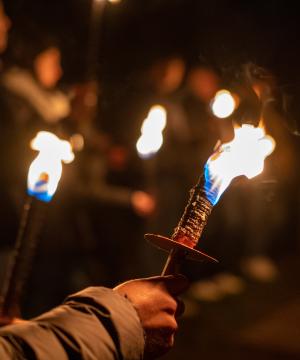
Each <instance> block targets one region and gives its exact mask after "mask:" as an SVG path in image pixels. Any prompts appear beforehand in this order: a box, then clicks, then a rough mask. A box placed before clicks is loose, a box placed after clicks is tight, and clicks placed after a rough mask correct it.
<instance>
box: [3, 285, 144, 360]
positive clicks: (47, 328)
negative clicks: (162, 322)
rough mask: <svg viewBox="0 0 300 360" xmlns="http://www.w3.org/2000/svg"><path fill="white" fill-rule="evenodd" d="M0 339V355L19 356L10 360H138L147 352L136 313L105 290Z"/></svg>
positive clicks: (73, 299) (89, 292)
mask: <svg viewBox="0 0 300 360" xmlns="http://www.w3.org/2000/svg"><path fill="white" fill-rule="evenodd" d="M0 339H1V341H2V343H0V351H6V352H8V354H9V353H10V352H11V353H13V354H16V353H18V354H20V351H21V354H22V355H19V357H11V358H12V359H14V358H17V359H19V358H20V359H22V358H23V359H27V358H32V356H29V355H30V354H34V356H35V357H34V358H36V359H38V360H39V359H41V360H52V359H55V360H56V359H60V360H66V359H73V358H78V359H84V360H92V359H98V358H99V359H102V360H114V359H130V360H135V359H141V358H142V354H143V350H144V338H143V330H142V327H141V325H140V320H139V318H138V315H137V313H136V311H135V309H134V308H133V306H132V305H131V303H129V302H128V300H127V299H125V298H123V297H122V296H120V295H118V294H116V293H115V292H113V291H112V290H110V289H106V288H88V289H86V290H84V291H82V292H80V293H78V294H75V295H72V296H70V297H69V298H68V299H67V300H66V302H65V303H64V305H62V306H59V307H57V308H55V309H53V310H51V311H50V312H48V313H45V314H43V315H41V316H39V317H38V318H35V319H33V320H32V321H28V322H26V323H25V324H20V325H11V326H7V327H4V328H2V329H1V330H0ZM1 345H2V346H1ZM0 354H1V352H0ZM20 356H21V357H20ZM6 358H7V357H6Z"/></svg>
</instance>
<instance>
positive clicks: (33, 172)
mask: <svg viewBox="0 0 300 360" xmlns="http://www.w3.org/2000/svg"><path fill="white" fill-rule="evenodd" d="M30 146H31V148H32V149H33V150H37V151H39V154H38V156H37V157H36V158H35V159H34V160H33V162H32V163H31V165H30V167H29V172H28V179H27V188H28V193H29V195H31V196H34V197H36V198H38V199H39V200H42V201H46V202H48V201H50V200H51V199H52V196H53V195H54V193H55V191H56V188H57V186H58V183H59V180H60V177H61V174H62V161H63V162H64V163H66V164H68V163H70V162H72V161H73V160H74V154H73V152H72V148H71V145H70V143H69V142H68V141H65V140H60V139H59V138H58V137H57V136H56V135H54V134H52V133H50V132H46V131H40V132H39V133H38V134H37V135H36V137H35V138H34V139H33V140H32V141H31V143H30Z"/></svg>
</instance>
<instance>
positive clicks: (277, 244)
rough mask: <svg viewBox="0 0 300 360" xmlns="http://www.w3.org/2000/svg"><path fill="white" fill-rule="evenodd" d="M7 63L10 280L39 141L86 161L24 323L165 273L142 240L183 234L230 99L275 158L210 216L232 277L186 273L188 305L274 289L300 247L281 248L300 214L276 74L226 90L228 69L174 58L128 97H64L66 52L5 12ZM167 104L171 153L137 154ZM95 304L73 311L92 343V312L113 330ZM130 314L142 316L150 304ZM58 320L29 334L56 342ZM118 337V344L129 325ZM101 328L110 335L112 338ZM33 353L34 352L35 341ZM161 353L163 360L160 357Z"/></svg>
mask: <svg viewBox="0 0 300 360" xmlns="http://www.w3.org/2000/svg"><path fill="white" fill-rule="evenodd" d="M8 33H10V36H9V43H8V44H7V39H8ZM0 51H1V53H2V55H1V58H2V60H1V73H0V113H1V121H0V136H1V155H0V162H1V186H0V192H1V194H0V196H1V200H2V206H1V210H0V214H1V216H0V228H1V235H2V236H1V244H0V246H1V248H0V258H1V267H2V269H1V273H2V274H1V278H2V279H3V277H5V271H6V270H5V264H6V263H7V261H8V260H7V259H8V258H9V256H10V254H11V251H12V249H13V246H14V242H15V238H16V235H17V231H18V227H19V222H20V216H21V212H22V208H23V204H24V199H25V196H26V177H27V171H28V167H29V164H30V162H31V161H32V160H33V158H34V156H35V155H34V153H33V151H32V150H31V149H30V148H29V142H30V140H31V139H32V138H34V136H35V135H36V133H37V132H38V131H40V130H48V131H51V132H54V133H55V134H57V135H58V136H60V137H61V138H64V139H66V140H69V141H70V142H71V144H72V145H73V148H74V150H75V161H74V162H73V163H72V164H71V165H69V166H68V167H66V168H64V170H63V177H62V180H61V182H60V185H59V188H58V190H57V194H56V195H55V197H54V199H53V201H52V202H51V204H50V205H49V212H48V215H47V219H46V221H45V226H44V228H43V233H42V236H41V239H40V242H39V246H38V251H37V254H36V257H35V261H34V263H33V271H32V273H31V274H30V279H29V284H28V294H30V296H27V297H25V299H24V303H23V304H22V311H23V314H24V316H25V317H29V316H33V315H37V314H39V313H41V312H42V311H45V310H46V309H49V308H50V307H53V306H56V305H58V304H59V303H60V302H61V301H62V299H63V298H65V297H66V296H67V295H68V294H70V293H72V292H75V291H79V290H80V289H82V288H84V287H86V286H88V285H90V284H102V285H104V286H108V287H113V286H114V285H115V284H117V283H119V282H122V281H125V280H127V279H131V278H135V277H141V276H151V275H157V274H159V273H160V272H161V270H162V266H163V262H164V254H162V253H160V252H159V251H158V250H156V249H153V248H152V247H150V245H148V244H146V243H145V241H144V239H143V235H144V234H145V233H147V232H151V233H156V234H161V235H164V236H171V235H172V233H173V230H174V228H175V227H176V225H177V223H178V221H179V220H180V217H181V215H182V213H183V210H184V207H185V205H186V203H187V200H188V193H189V189H191V187H192V186H193V185H194V184H195V183H196V182H197V179H198V177H199V176H200V175H201V173H202V171H203V167H204V165H205V162H206V160H207V159H208V158H209V156H210V155H211V154H212V152H213V149H214V146H215V144H216V143H217V141H218V140H221V141H222V142H226V141H229V140H231V139H232V135H233V120H232V117H230V118H228V119H218V118H217V117H215V116H214V115H213V113H212V112H211V111H210V103H211V101H212V99H213V97H214V95H215V94H216V92H217V91H218V90H219V89H221V88H222V87H224V86H229V87H230V88H232V89H233V91H234V92H236V93H237V94H238V95H239V97H240V104H239V107H238V110H237V111H236V113H235V121H236V122H240V123H253V124H255V125H258V123H260V122H261V121H262V120H264V126H265V128H266V130H267V132H268V133H269V134H270V135H271V136H272V137H273V138H274V139H275V140H276V143H277V145H276V150H275V152H274V154H273V155H271V156H270V158H269V159H268V161H267V162H266V169H265V171H264V172H263V174H262V175H260V176H259V177H257V178H255V179H253V180H248V179H247V180H246V179H238V180H237V181H235V182H234V183H233V184H232V186H231V187H230V189H229V190H228V192H227V193H226V194H225V198H224V200H223V201H222V202H221V203H220V205H218V207H217V208H216V209H215V210H214V212H213V214H212V215H211V217H210V220H209V224H208V227H207V229H206V231H205V233H204V236H203V239H201V241H200V247H201V248H203V249H205V250H207V251H209V253H210V254H211V255H212V256H214V257H217V258H219V260H220V261H221V265H217V266H218V267H216V266H214V267H213V269H211V268H210V267H209V268H208V270H207V268H205V269H204V270H203V267H201V266H198V267H197V268H196V267H195V265H192V266H190V265H186V267H185V271H186V273H187V275H189V278H190V279H191V280H192V282H193V283H192V286H191V295H192V296H194V298H195V299H197V300H209V299H213V300H215V299H218V298H220V296H222V294H221V289H223V290H224V288H226V287H224V286H222V281H223V282H226V281H229V283H230V284H231V285H232V287H231V288H230V289H229V290H228V287H227V288H226V289H227V291H229V293H230V292H231V293H234V292H235V291H239V290H240V289H241V288H242V286H241V281H242V280H241V275H242V276H250V277H252V278H253V279H255V280H258V281H273V280H275V279H276V276H278V269H277V267H276V259H277V257H278V255H279V254H282V248H283V246H284V248H283V249H284V250H287V251H290V250H292V249H293V246H294V245H295V244H294V243H285V244H283V243H282V240H281V238H282V237H283V236H286V237H292V233H291V231H290V229H291V228H292V227H293V224H294V223H293V221H294V220H295V217H296V215H297V211H296V210H295V209H297V199H296V196H295V193H296V180H297V159H296V157H297V142H296V140H297V139H295V138H293V136H292V135H291V134H290V132H289V130H288V129H287V127H286V121H285V120H286V119H285V115H286V114H285V113H284V111H283V109H284V107H283V106H282V104H281V103H280V99H279V98H278V96H277V95H278V94H277V89H278V87H277V84H276V79H275V77H274V76H273V75H272V74H271V73H270V72H268V71H266V70H264V69H261V68H259V67H257V66H255V65H253V64H247V65H246V66H244V67H242V69H241V70H240V72H239V73H238V75H236V73H235V74H231V75H232V76H231V78H230V80H229V81H227V82H225V80H228V79H225V77H224V76H223V75H224V74H223V73H222V72H221V71H220V70H219V69H216V68H215V67H213V66H212V65H210V64H208V63H206V62H204V61H202V60H201V61H199V60H197V61H195V62H193V63H187V61H186V60H185V59H184V58H183V57H182V56H180V55H179V54H168V55H167V56H164V57H159V58H157V59H155V60H153V62H152V63H151V64H150V65H148V66H147V67H145V68H144V69H143V70H140V71H139V72H136V73H135V74H134V76H133V77H131V78H130V80H128V83H126V85H125V86H124V87H123V89H124V91H121V90H119V93H118V96H115V95H114V94H113V91H114V89H113V87H112V86H109V85H107V84H106V83H105V82H104V83H101V82H97V79H93V81H90V80H88V81H86V82H82V83H80V84H78V83H74V84H68V85H65V84H64V86H61V82H60V80H61V79H62V77H63V73H64V68H63V65H62V64H63V58H62V57H63V53H62V51H61V44H60V39H57V38H56V37H55V36H54V35H53V34H51V33H50V32H49V31H43V30H42V29H37V28H36V27H35V26H34V24H33V23H32V22H31V23H26V24H25V23H24V24H22V23H19V24H12V23H11V20H10V19H9V18H8V16H7V15H6V14H5V12H4V9H3V7H2V5H1V6H0ZM99 89H101V91H100V90H99ZM106 99H109V101H106ZM282 101H283V100H282V99H281V102H282ZM157 104H158V105H160V106H162V107H164V109H165V110H166V113H167V125H166V128H165V130H164V131H163V138H164V141H163V145H162V147H161V149H160V150H159V151H158V152H157V153H156V154H154V155H153V154H152V155H153V156H152V157H149V158H143V157H140V156H139V153H138V151H137V149H136V142H137V140H138V138H139V135H140V132H141V127H142V124H143V121H144V120H145V119H146V117H147V114H148V113H149V110H150V109H151V107H152V106H154V105H157ZM287 241H288V240H287ZM2 264H3V266H2ZM221 270H222V273H221ZM223 271H224V273H223ZM233 274H234V275H233ZM225 275H226V276H225ZM237 275H238V277H237ZM208 276H209V277H210V279H212V280H210V282H208V281H207V277H208ZM153 281H156V280H153ZM157 281H158V280H157ZM160 281H167V280H160ZM150 283H151V280H150ZM220 284H221V286H219V285H220ZM223 285H224V284H223ZM124 286H125V285H124ZM125 287H126V286H125ZM117 289H118V288H117ZM95 291H96V290H95ZM97 291H98V290H97ZM103 291H104V290H103ZM117 291H119V290H117ZM181 291H182V290H181V289H180V291H179V290H178V291H177V290H176V291H175V295H177V293H180V292H181ZM119 292H121V293H122V286H121V290H120V291H119ZM125 293H126V295H127V296H128V297H129V299H130V295H128V294H127V292H126V291H125ZM171 293H174V292H172V291H171ZM94 296H95V295H93V293H92V290H90V292H89V293H88V294H87V295H86V294H85V293H84V292H83V293H82V294H79V295H74V296H72V297H70V298H69V299H68V300H67V302H66V303H65V304H66V305H64V306H65V307H69V308H70V311H77V312H79V313H81V315H80V316H79V320H78V325H77V326H78V327H80V326H81V325H80V322H81V321H82V324H83V326H86V327H87V329H88V331H90V329H89V327H91V326H92V324H89V323H87V322H86V323H84V321H85V320H84V313H89V314H91V312H92V313H95V312H100V313H101V315H99V314H96V313H95V315H96V316H95V319H93V321H94V322H97V318H98V317H99V316H100V317H105V311H106V310H105V307H106V306H108V305H106V304H104V305H103V304H102V303H101V302H98V304H96V302H97V301H96V300H94ZM103 296H104V297H106V295H105V294H104V295H103ZM110 296H112V298H113V297H114V296H115V295H110ZM82 299H84V300H82ZM111 301H112V302H114V301H116V302H118V301H120V299H113V300H111ZM77 302H78V303H77ZM133 304H134V305H136V306H138V305H139V300H134V301H133ZM115 305H116V306H117V304H115ZM120 306H121V305H120ZM91 307H94V308H93V309H92V310H91V309H90V308H91ZM56 311H57V312H59V311H66V308H64V310H59V309H57V310H56ZM67 311H69V310H67ZM128 311H129V310H128ZM130 311H132V309H130ZM176 311H177V310H176V309H175V310H174V309H173V310H172V314H173V315H174V314H175V312H176ZM56 317H57V314H56V313H53V314H52V313H50V314H49V315H44V316H42V317H40V318H38V319H37V320H35V323H33V324H31V325H30V328H32V330H33V331H34V332H45V327H44V326H43V324H45V323H47V321H48V320H49V319H50V318H56ZM80 317H81V318H82V319H81V318H80ZM58 321H60V320H58ZM103 321H104V320H103ZM99 324H100V323H98V325H97V326H100V325H99ZM102 324H103V322H102ZM14 326H16V327H15V330H13V332H15V334H19V335H18V336H20V334H22V331H23V330H22V325H14ZM18 326H20V329H18ZM101 326H102V325H101ZM114 326H117V328H116V329H115V330H114V331H117V332H118V331H119V330H118V325H113V327H114ZM134 326H135V325H133V327H134ZM151 326H152V325H151ZM151 326H150V330H149V331H150V332H151V331H152V330H153V329H152V328H151ZM104 327H105V328H106V331H107V328H111V325H110V324H106V325H104ZM144 329H145V327H144ZM64 331H65V330H64V329H60V330H59V332H60V335H59V337H60V338H61V339H62V340H61V342H64V341H65V340H63V337H64V335H63V333H64ZM66 331H67V332H68V330H66ZM101 331H104V329H102V330H101ZM138 331H140V329H138V330H137V332H138ZM1 334H2V333H1ZM3 334H4V336H5V337H6V340H7V339H8V338H9V336H10V335H9V333H8V335H5V334H6V333H5V331H4V332H3ZM57 334H58V330H56V336H58V335H57ZM172 334H173V331H172ZM121 335H122V331H121ZM139 335H141V334H139ZM22 336H23V335H22ZM28 336H29V337H31V334H30V335H28ZM42 336H53V334H50V335H49V334H42ZM74 336H75V335H74ZM97 336H98V335H97ZM79 337H80V335H79ZM6 340H5V341H6ZM50 340H51V339H50ZM50 340H49V339H48V340H47V341H50ZM25 341H26V342H27V343H29V344H30V346H31V345H32V344H34V342H33V343H31V339H30V338H28V339H26V340H25ZM77 341H78V342H80V341H81V340H80V339H79V340H77ZM83 341H84V340H83ZM136 341H138V339H136ZM140 341H141V343H142V335H141V336H140ZM65 343H66V344H67V342H65ZM66 344H63V348H64V349H65V350H64V351H66V352H67V353H69V352H70V353H71V352H73V351H74V353H75V352H76V351H77V350H76V346H75V345H74V344H73V345H72V346H71V345H66ZM86 345H87V347H88V346H89V344H86ZM6 346H7V345H6ZM32 346H34V345H32ZM57 346H61V345H57ZM114 346H115V348H114V350H112V351H113V352H116V353H122V354H124V353H123V351H124V352H125V353H126V352H128V351H129V352H130V351H131V350H130V349H124V348H123V345H122V343H121V344H117V345H116V344H115V345H114ZM135 346H136V347H138V345H136V344H135ZM66 347H68V349H67V350H66ZM142 348H143V346H141V347H140V349H142ZM99 349H100V348H99ZM99 349H98V351H100V350H99ZM0 351H1V350H0ZM7 351H8V353H9V351H10V350H9V349H8V350H7ZM28 351H32V349H29V350H28ZM41 351H42V350H41ZM57 351H60V350H57ZM103 351H104V350H103ZM139 351H142V350H139ZM152 351H156V349H154V350H149V353H151V352H152ZM61 356H62V355H61ZM126 356H128V355H125V358H127V357H126ZM138 356H139V355H137V356H136V355H134V356H132V357H129V358H130V359H133V358H139V357H138ZM41 358H47V357H43V356H41ZM59 358H63V357H59Z"/></svg>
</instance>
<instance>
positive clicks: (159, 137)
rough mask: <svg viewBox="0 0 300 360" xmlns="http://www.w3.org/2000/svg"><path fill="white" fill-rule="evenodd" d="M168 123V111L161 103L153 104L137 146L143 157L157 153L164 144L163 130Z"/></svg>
mask: <svg viewBox="0 0 300 360" xmlns="http://www.w3.org/2000/svg"><path fill="white" fill-rule="evenodd" d="M166 123H167V113H166V110H165V108H163V107H162V106H160V105H155V106H153V107H152V108H151V109H150V111H149V114H148V116H147V118H146V119H145V120H144V122H143V125H142V128H141V133H142V135H141V136H140V138H139V139H138V141H137V144H136V148H137V151H138V153H139V155H140V156H141V157H142V158H147V157H151V156H153V155H154V154H156V153H157V151H158V150H159V149H160V148H161V146H162V144H163V130H164V128H165V127H166Z"/></svg>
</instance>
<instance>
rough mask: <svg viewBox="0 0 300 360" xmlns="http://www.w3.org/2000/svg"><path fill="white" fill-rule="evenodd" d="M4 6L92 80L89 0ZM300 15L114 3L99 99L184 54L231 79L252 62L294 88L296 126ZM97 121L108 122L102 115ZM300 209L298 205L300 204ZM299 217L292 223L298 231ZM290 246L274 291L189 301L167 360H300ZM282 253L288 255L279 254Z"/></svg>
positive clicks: (10, 1) (167, 2) (295, 262)
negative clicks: (55, 42) (49, 37)
mask: <svg viewBox="0 0 300 360" xmlns="http://www.w3.org/2000/svg"><path fill="white" fill-rule="evenodd" d="M4 4H5V8H6V10H7V13H8V14H9V16H10V17H11V19H12V23H13V26H16V27H17V26H18V24H19V23H21V21H22V20H23V19H24V18H25V19H27V20H29V21H32V22H34V23H36V24H37V25H38V26H40V27H41V28H45V29H50V30H51V31H52V32H54V33H55V34H56V35H57V36H58V37H59V39H60V40H61V43H62V46H63V66H64V77H63V79H62V82H63V83H65V84H72V83H76V82H81V81H84V80H86V79H87V77H88V76H90V75H91V74H90V72H89V66H90V65H91V64H90V63H89V62H88V54H89V51H90V49H89V41H90V25H91V24H90V22H91V1H90V0H52V1H50V0H49V1H47V0H4ZM296 8H297V4H296V2H295V3H292V2H288V1H285V2H284V1H279V0H273V1H260V2H255V1H237V0H236V1H234V0H231V1H229V0H228V1H225V0H219V1H218V0H209V1H201V0H123V1H121V2H120V3H117V4H107V6H106V8H105V10H104V13H103V17H102V19H101V23H100V24H99V39H98V41H99V54H98V57H97V59H98V60H97V64H96V71H97V75H98V77H99V79H101V84H102V86H103V88H102V91H103V93H101V96H102V98H101V99H102V100H101V101H102V102H103V104H104V107H105V103H106V102H108V103H109V102H110V101H111V102H112V103H116V104H117V100H118V96H119V95H120V94H123V93H124V92H126V89H127V88H129V87H130V85H131V83H132V82H134V81H135V79H136V77H137V74H139V72H140V71H143V69H145V68H147V66H149V65H150V64H151V63H152V62H153V61H154V60H156V59H158V58H160V57H163V56H166V55H180V56H182V57H183V58H184V59H185V61H186V63H187V65H188V66H189V65H193V64H194V63H196V62H197V61H199V60H200V61H202V62H204V63H207V64H211V65H213V66H214V67H215V68H216V69H218V70H219V71H221V72H225V73H226V71H232V69H235V68H237V67H238V66H240V65H241V64H243V63H245V62H253V63H255V64H258V65H260V66H263V67H265V68H267V69H268V70H270V71H271V72H272V73H273V74H274V75H275V76H276V78H277V79H278V84H279V87H280V88H282V89H286V88H292V89H294V93H293V95H294V97H295V98H294V103H293V106H292V108H291V116H292V117H293V119H294V121H295V122H298V121H300V120H298V116H297V115H298V113H300V112H299V106H300V98H299V100H298V98H297V95H298V93H297V92H298V90H297V89H298V88H300V86H299V85H300V69H299V61H300V44H299V35H300V32H299V24H300V13H299V11H298V10H297V9H296ZM299 95H300V93H299ZM299 119H300V118H299ZM98 121H99V123H100V124H101V116H99V117H98ZM100 126H101V125H100ZM296 129H297V127H296ZM296 129H295V128H294V129H293V130H296ZM224 202H226V196H225V197H224ZM294 206H295V207H296V206H299V204H298V202H297V201H295V204H294ZM294 210H295V209H294ZM294 213H296V212H295V211H294V212H293V214H294ZM297 216H298V213H296V215H295V219H294V218H293V221H292V225H295V224H297V222H298V217H297ZM292 234H293V229H291V228H289V229H287V230H286V232H285V236H286V237H287V238H288V237H290V236H292ZM284 243H285V238H284V239H283V238H282V239H281V241H280V242H279V245H278V248H277V249H276V251H277V254H276V255H277V257H278V258H279V267H280V269H281V271H282V275H281V277H280V279H279V281H277V282H276V283H274V284H267V285H261V284H256V283H254V282H250V283H249V284H248V287H247V290H246V291H245V292H244V293H242V294H241V295H239V296H236V297H229V298H226V299H224V300H222V301H220V302H218V303H196V302H194V301H193V299H189V298H187V299H186V300H187V302H188V307H187V315H186V317H185V318H184V319H183V321H182V329H181V331H179V334H178V341H177V343H176V346H175V349H173V350H172V351H171V352H170V354H168V355H166V356H165V357H164V358H165V359H174V360H182V359H184V358H185V359H219V358H222V359H224V360H226V359H231V360H237V359H245V360H247V359H253V358H256V359H257V360H259V359H264V360H268V359H274V360H277V359H279V360H280V359H282V360H289V359H294V360H297V359H300V345H299V344H300V341H299V339H300V287H299V278H300V275H299V274H300V271H299V270H300V268H299V244H298V241H297V240H295V239H294V238H293V239H292V241H291V242H290V244H291V243H292V245H290V248H289V249H288V251H287V250H286V249H285V248H284ZM281 252H282V253H283V254H284V255H285V253H286V252H287V253H288V256H282V257H280V256H278V255H280V253H281ZM291 253H292V254H291Z"/></svg>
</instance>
